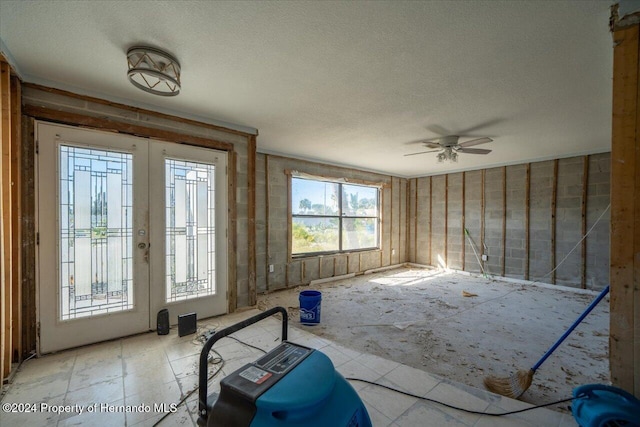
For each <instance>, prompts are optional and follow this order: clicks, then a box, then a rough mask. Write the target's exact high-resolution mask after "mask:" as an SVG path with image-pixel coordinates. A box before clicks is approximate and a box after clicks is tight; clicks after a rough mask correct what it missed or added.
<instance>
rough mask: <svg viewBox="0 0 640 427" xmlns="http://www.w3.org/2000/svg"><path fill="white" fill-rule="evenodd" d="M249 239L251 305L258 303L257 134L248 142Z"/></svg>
mask: <svg viewBox="0 0 640 427" xmlns="http://www.w3.org/2000/svg"><path fill="white" fill-rule="evenodd" d="M247 222H248V233H249V235H248V236H247V241H248V246H249V274H248V275H249V305H250V306H254V305H256V304H257V303H258V294H257V289H256V267H257V266H256V136H255V135H251V136H250V137H249V141H248V144H247Z"/></svg>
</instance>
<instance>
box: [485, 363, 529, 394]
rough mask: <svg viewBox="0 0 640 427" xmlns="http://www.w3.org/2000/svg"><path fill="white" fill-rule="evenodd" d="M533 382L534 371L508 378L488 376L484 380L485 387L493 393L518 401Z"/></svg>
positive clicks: (517, 373) (523, 371) (518, 373)
mask: <svg viewBox="0 0 640 427" xmlns="http://www.w3.org/2000/svg"><path fill="white" fill-rule="evenodd" d="M531 381H533V371H532V370H531V369H529V370H528V371H525V370H521V371H518V372H516V373H515V374H513V375H511V376H510V377H507V378H500V377H495V376H493V375H491V376H488V377H486V378H485V379H484V386H485V387H486V388H487V390H489V391H491V392H493V393H496V394H501V395H502V396H507V397H510V398H512V399H517V398H519V397H520V396H522V393H524V392H525V391H527V389H528V388H529V386H531Z"/></svg>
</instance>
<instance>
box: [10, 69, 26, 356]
mask: <svg viewBox="0 0 640 427" xmlns="http://www.w3.org/2000/svg"><path fill="white" fill-rule="evenodd" d="M21 103H22V95H21V87H20V80H18V78H17V77H15V76H13V77H11V181H12V182H11V205H12V209H11V216H12V218H11V223H12V229H11V233H12V236H11V239H12V242H13V243H12V251H11V252H12V254H11V264H12V265H13V267H12V275H11V295H12V308H11V323H12V332H11V334H12V337H11V338H12V344H11V347H12V350H13V352H12V353H13V354H12V362H14V363H18V362H20V361H21V360H22V352H23V351H22V292H21V288H22V268H21V266H22V224H21V220H22V203H21V195H20V189H21V186H22V183H21V174H22V125H21V118H22V114H21V109H20V107H21Z"/></svg>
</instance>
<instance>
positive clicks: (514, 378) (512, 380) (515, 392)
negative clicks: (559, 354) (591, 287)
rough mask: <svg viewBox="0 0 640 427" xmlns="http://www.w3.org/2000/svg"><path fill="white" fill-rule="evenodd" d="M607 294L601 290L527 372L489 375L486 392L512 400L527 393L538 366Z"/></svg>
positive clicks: (607, 289)
mask: <svg viewBox="0 0 640 427" xmlns="http://www.w3.org/2000/svg"><path fill="white" fill-rule="evenodd" d="M608 292H609V286H607V287H606V288H604V289H603V290H602V292H600V295H598V298H596V299H595V300H594V301H593V302H592V303H591V304H590V305H589V307H587V309H586V310H585V311H584V313H582V314H581V315H580V317H578V320H576V321H575V322H573V325H571V327H570V328H569V329H568V330H567V331H566V332H565V333H564V335H562V336H561V337H560V339H559V340H558V341H556V343H555V344H554V345H553V346H551V348H550V349H549V350H547V352H546V353H545V354H544V356H542V358H541V359H540V360H538V363H536V364H535V365H533V367H532V368H531V369H529V370H528V371H527V370H519V371H518V372H516V373H515V374H513V375H511V376H510V377H507V378H501V377H496V376H493V375H490V376H488V377H486V378H485V379H484V386H485V387H486V388H487V390H489V391H492V392H494V393H497V394H501V395H503V396H507V397H510V398H512V399H517V398H518V397H520V396H522V393H524V392H525V391H527V389H528V388H529V387H530V386H531V382H532V381H533V374H535V372H536V371H537V370H538V368H539V367H540V365H542V364H543V363H544V361H545V360H547V358H548V357H549V356H551V353H553V352H554V351H555V350H556V349H557V348H558V346H559V345H560V344H562V342H563V341H564V340H565V339H566V338H567V337H568V336H569V334H570V333H571V332H573V330H574V329H575V328H576V326H578V325H579V324H580V322H582V321H583V320H584V318H585V317H587V314H589V313H590V312H591V310H593V308H594V307H595V306H596V305H598V303H599V302H600V301H601V300H602V298H604V297H605V295H607V293H608Z"/></svg>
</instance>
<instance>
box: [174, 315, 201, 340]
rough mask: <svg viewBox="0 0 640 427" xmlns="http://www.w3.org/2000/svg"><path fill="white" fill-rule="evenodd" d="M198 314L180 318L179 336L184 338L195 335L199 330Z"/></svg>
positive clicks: (180, 316)
mask: <svg viewBox="0 0 640 427" xmlns="http://www.w3.org/2000/svg"><path fill="white" fill-rule="evenodd" d="M197 323H198V319H197V317H196V313H187V314H181V315H179V316H178V336H180V337H183V336H185V335H189V334H195V333H196V330H197V329H198V326H197Z"/></svg>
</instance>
